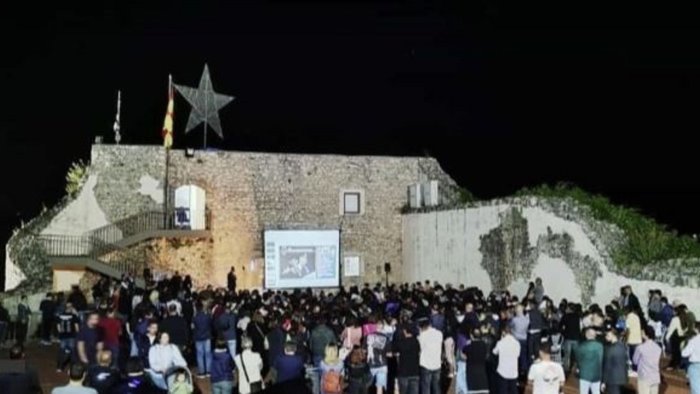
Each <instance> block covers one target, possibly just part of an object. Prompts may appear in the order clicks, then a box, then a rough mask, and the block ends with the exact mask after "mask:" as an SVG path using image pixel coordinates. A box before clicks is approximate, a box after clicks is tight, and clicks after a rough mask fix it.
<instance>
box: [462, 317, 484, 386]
mask: <svg viewBox="0 0 700 394" xmlns="http://www.w3.org/2000/svg"><path fill="white" fill-rule="evenodd" d="M463 351H464V353H466V356H467V389H468V390H469V391H488V390H489V380H488V375H487V372H486V357H487V355H489V354H491V350H490V349H489V348H488V345H487V344H486V342H484V340H483V338H482V334H481V330H480V329H478V328H475V329H474V330H472V335H471V342H470V343H469V345H467V346H466V347H465V348H464V349H463Z"/></svg>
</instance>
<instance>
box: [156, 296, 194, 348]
mask: <svg viewBox="0 0 700 394" xmlns="http://www.w3.org/2000/svg"><path fill="white" fill-rule="evenodd" d="M160 330H161V331H162V332H167V333H168V334H169V335H170V342H171V343H172V344H174V345H177V347H179V348H180V351H182V350H183V348H184V347H185V345H187V342H188V340H189V337H190V328H189V327H188V325H187V321H186V320H185V318H184V317H182V316H180V315H178V314H177V306H176V305H174V304H172V305H170V306H169V307H168V317H166V318H165V319H163V321H162V322H161V323H160Z"/></svg>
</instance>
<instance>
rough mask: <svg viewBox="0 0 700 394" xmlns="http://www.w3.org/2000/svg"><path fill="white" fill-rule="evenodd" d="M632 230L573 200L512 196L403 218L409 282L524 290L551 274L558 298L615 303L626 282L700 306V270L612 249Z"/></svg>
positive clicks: (550, 286) (551, 290)
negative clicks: (628, 258) (621, 263)
mask: <svg viewBox="0 0 700 394" xmlns="http://www.w3.org/2000/svg"><path fill="white" fill-rule="evenodd" d="M621 237H624V234H622V233H621V231H620V230H619V229H618V228H616V227H614V226H612V225H610V224H607V223H603V222H600V221H596V220H593V219H591V216H590V215H589V213H588V211H587V208H586V207H582V206H579V205H577V204H575V203H573V202H572V201H569V200H556V199H537V198H511V199H501V200H494V201H488V202H481V203H475V204H470V206H469V207H465V208H461V209H450V210H436V211H433V212H427V213H412V214H407V215H405V216H404V220H403V259H404V266H405V268H406V269H405V275H404V279H405V280H408V281H416V280H423V279H425V278H434V279H436V280H439V281H441V282H451V283H464V284H467V285H470V286H479V287H481V288H483V289H486V290H491V289H510V290H512V291H515V292H516V293H517V294H518V295H521V296H522V295H524V293H525V290H526V289H527V284H528V282H530V281H532V280H534V279H535V278H536V277H541V278H543V280H544V282H545V288H546V290H547V293H548V294H549V295H550V296H552V297H553V298H555V299H561V298H568V299H571V300H582V301H583V302H584V303H591V302H596V303H601V304H605V303H608V302H609V301H610V300H611V299H612V298H613V297H615V296H616V295H618V294H619V289H620V287H621V286H623V285H628V284H629V285H631V286H632V287H633V289H634V290H635V292H636V293H637V294H638V295H640V297H641V298H642V299H643V298H644V297H645V295H646V293H647V292H648V290H650V289H660V290H662V291H663V292H664V293H665V294H666V295H667V296H668V297H669V299H676V298H677V299H680V300H682V301H683V302H685V303H687V304H688V305H689V306H690V307H691V308H693V309H694V310H695V311H700V283H698V276H699V275H698V274H699V273H698V272H693V270H692V269H691V268H688V267H687V266H683V264H682V262H679V261H674V262H663V263H660V264H657V265H654V266H647V267H645V269H638V268H635V267H626V268H619V267H617V266H616V265H615V264H614V262H613V261H612V258H611V250H612V249H613V248H614V247H615V245H617V244H618V242H620V240H621Z"/></svg>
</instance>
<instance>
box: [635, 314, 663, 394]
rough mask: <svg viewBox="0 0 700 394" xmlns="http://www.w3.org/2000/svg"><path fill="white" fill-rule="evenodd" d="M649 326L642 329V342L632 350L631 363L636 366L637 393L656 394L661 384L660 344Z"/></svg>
mask: <svg viewBox="0 0 700 394" xmlns="http://www.w3.org/2000/svg"><path fill="white" fill-rule="evenodd" d="M655 338H656V335H655V331H654V329H653V328H652V327H651V326H646V327H644V330H642V339H643V341H644V342H643V343H642V344H641V345H639V346H637V348H636V349H635V351H634V355H633V357H632V364H633V365H636V366H637V375H638V377H637V393H639V394H658V393H659V385H660V384H661V372H660V368H661V366H660V364H661V353H662V351H661V346H659V345H658V344H657V343H656V341H655V340H654V339H655Z"/></svg>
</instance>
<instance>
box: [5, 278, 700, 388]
mask: <svg viewBox="0 0 700 394" xmlns="http://www.w3.org/2000/svg"><path fill="white" fill-rule="evenodd" d="M144 279H145V283H146V289H137V288H136V286H135V281H134V279H133V278H132V277H129V276H125V277H124V278H122V280H121V281H116V282H113V283H112V282H111V281H110V280H109V279H107V278H103V279H102V280H100V282H99V283H97V284H96V285H95V286H94V287H93V289H92V299H93V300H94V302H92V303H88V301H87V297H85V295H84V294H83V293H82V292H81V291H80V289H78V288H77V287H75V288H74V289H73V291H72V292H71V293H70V294H68V295H67V296H64V295H62V294H57V295H54V294H49V295H47V298H46V299H45V300H44V301H43V302H42V303H41V306H40V309H41V315H42V324H41V328H40V334H39V335H40V339H41V343H43V344H47V345H48V344H50V343H51V341H52V340H53V339H54V338H56V339H58V341H59V342H60V346H59V350H58V354H57V356H56V369H57V372H63V371H68V375H69V378H70V382H69V384H68V385H67V386H65V387H60V388H56V389H54V391H53V392H54V393H56V394H68V393H79V394H82V393H86V394H88V393H89V394H94V393H99V394H111V393H115V394H122V393H124V394H126V393H166V392H169V393H177V394H189V393H192V392H193V391H195V390H196V389H197V386H198V385H197V381H198V380H207V381H208V383H209V384H210V387H211V391H212V392H213V393H216V394H219V393H220V394H231V393H233V392H237V393H240V394H249V393H256V392H260V391H263V390H266V389H267V390H269V389H275V388H283V389H284V390H285V392H289V393H291V392H295V393H296V392H311V393H313V394H341V393H350V394H364V393H368V392H369V391H370V390H371V391H372V392H376V393H377V394H384V393H387V392H398V393H399V394H419V393H420V394H439V393H444V392H446V391H447V388H448V387H450V386H451V385H453V386H452V387H453V388H454V391H455V393H456V394H467V393H476V394H478V393H503V394H515V393H518V392H522V390H523V389H524V388H525V386H526V385H528V384H529V385H531V387H532V389H533V390H534V393H535V394H558V393H560V392H561V390H562V388H563V386H564V383H565V380H566V378H567V377H568V376H572V374H573V375H575V376H577V378H578V381H579V388H580V392H581V393H586V394H588V393H592V394H599V393H600V392H601V391H603V392H605V393H606V394H607V393H610V394H617V393H620V392H621V391H622V390H623V387H625V386H626V385H627V384H628V379H629V377H636V380H637V385H636V386H637V390H638V392H639V393H644V394H656V393H658V390H659V387H660V384H661V359H662V354H663V353H664V352H666V353H667V354H669V355H670V359H671V360H670V363H669V364H668V368H669V369H684V370H686V371H687V375H688V380H689V383H690V388H691V390H692V393H693V394H699V393H700V335H698V332H699V330H698V327H697V325H696V321H695V316H694V314H693V313H692V312H690V311H689V310H688V308H687V307H686V306H685V305H683V304H681V303H680V302H678V301H674V302H673V303H669V301H668V300H667V299H666V298H665V297H664V296H663V294H661V292H659V291H651V292H649V295H648V296H649V297H648V303H647V305H646V307H645V308H643V307H642V305H641V303H640V301H639V299H638V297H637V296H636V295H635V294H634V292H633V291H632V289H631V288H630V287H629V286H627V287H624V288H622V289H621V292H620V296H619V298H616V299H614V300H611V302H610V303H609V304H608V305H605V306H603V307H601V306H599V305H595V304H594V305H588V306H585V307H584V306H583V305H581V304H579V303H574V302H569V301H567V300H561V301H560V302H559V303H558V304H555V303H554V301H553V300H552V299H550V298H549V297H548V296H547V295H546V291H545V288H544V285H543V283H542V281H541V280H540V279H539V278H538V279H537V280H536V281H535V283H532V284H531V285H530V288H529V290H528V291H527V293H526V294H524V295H523V297H522V298H519V297H517V295H514V294H510V293H509V292H507V291H493V292H491V293H490V294H484V293H483V292H482V291H481V290H480V289H478V288H465V287H464V286H457V287H453V286H451V285H444V286H443V285H440V284H437V283H431V282H428V281H426V282H425V283H413V284H401V285H391V286H388V287H387V286H382V285H381V284H377V285H375V286H370V285H369V284H365V285H364V286H363V287H350V288H347V289H346V288H340V289H338V290H334V291H313V290H312V289H306V290H301V289H296V290H293V291H263V292H259V291H247V290H242V291H238V289H236V275H235V271H234V270H233V268H232V269H231V272H230V273H229V275H228V286H227V288H219V289H214V288H213V287H212V286H208V287H206V288H203V289H200V290H199V291H195V290H194V289H193V286H192V281H191V279H190V278H189V277H187V276H185V277H184V278H183V277H181V276H180V275H179V273H175V274H174V275H173V276H172V277H170V278H166V279H163V280H159V281H154V280H152V279H151V275H150V273H149V272H147V271H146V272H144ZM18 308H20V309H22V311H21V312H22V313H20V310H19V309H18V311H17V316H18V317H17V322H16V323H18V324H15V326H16V328H15V329H14V331H15V332H16V336H15V338H16V342H17V343H16V345H15V346H13V348H12V351H11V353H12V354H13V355H14V356H13V357H14V358H21V357H22V354H23V352H22V344H23V342H24V340H25V338H26V326H24V324H26V319H28V317H27V316H30V315H31V313H30V312H31V311H30V310H29V308H28V306H27V305H26V303H20V306H19V307H18ZM25 308H26V310H24V309H25ZM4 316H5V314H4V312H2V310H0V318H2V319H3V321H4V322H7V321H9V319H5V318H4ZM21 316H24V317H21ZM8 326H9V325H8V324H5V325H4V326H0V327H3V328H5V331H7V330H6V329H7V327H8ZM23 327H24V328H23ZM20 334H23V335H20ZM0 339H2V337H0ZM192 372H194V374H193V373H192Z"/></svg>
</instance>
